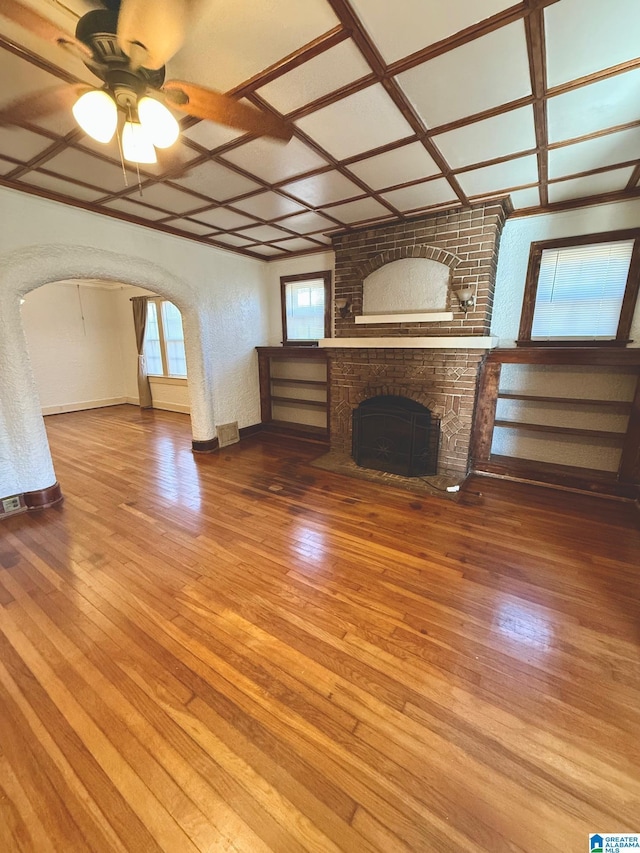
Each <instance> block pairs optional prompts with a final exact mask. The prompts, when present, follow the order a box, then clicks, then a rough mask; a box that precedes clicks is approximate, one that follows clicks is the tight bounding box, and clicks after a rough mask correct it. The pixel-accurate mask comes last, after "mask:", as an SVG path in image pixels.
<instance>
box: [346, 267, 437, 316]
mask: <svg viewBox="0 0 640 853" xmlns="http://www.w3.org/2000/svg"><path fill="white" fill-rule="evenodd" d="M450 277H451V270H450V269H449V267H448V266H447V265H446V264H441V263H439V262H438V261H432V260H431V259H430V258H402V259H401V260H399V261H391V263H389V264H385V265H384V266H383V267H380V269H377V270H376V271H375V272H372V273H371V275H368V276H367V277H366V278H365V279H364V281H363V282H362V313H363V314H392V313H396V314H398V313H399V314H402V313H407V314H409V313H411V312H416V311H446V310H447V297H448V295H449V279H450Z"/></svg>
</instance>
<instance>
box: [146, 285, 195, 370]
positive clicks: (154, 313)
mask: <svg viewBox="0 0 640 853" xmlns="http://www.w3.org/2000/svg"><path fill="white" fill-rule="evenodd" d="M144 355H145V359H146V362H147V373H148V374H149V376H171V377H176V378H184V379H186V377H187V359H186V356H185V353H184V333H183V331H182V316H181V314H180V311H178V309H177V308H176V306H175V305H174V304H173V303H172V302H167V300H166V299H149V301H148V304H147V325H146V328H145V334H144Z"/></svg>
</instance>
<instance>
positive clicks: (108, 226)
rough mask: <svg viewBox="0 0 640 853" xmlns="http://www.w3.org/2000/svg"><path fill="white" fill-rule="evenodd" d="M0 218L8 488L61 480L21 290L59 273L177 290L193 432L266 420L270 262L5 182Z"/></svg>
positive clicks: (1, 426)
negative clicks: (262, 395) (262, 371)
mask: <svg viewBox="0 0 640 853" xmlns="http://www.w3.org/2000/svg"><path fill="white" fill-rule="evenodd" d="M0 218H1V219H2V223H3V228H2V231H1V232H0V496H4V495H10V494H15V493H18V492H25V491H32V490H36V489H43V488H46V487H48V486H50V485H52V484H53V483H54V482H55V473H54V470H53V465H52V461H51V457H50V454H49V448H48V444H47V440H46V433H45V430H44V423H43V420H42V415H41V411H40V403H39V400H38V394H37V390H36V386H35V380H34V376H33V371H32V368H31V365H30V361H29V355H28V349H27V344H26V339H25V334H24V328H23V325H22V319H21V316H20V297H22V296H24V295H26V294H27V293H29V292H30V291H31V290H34V289H35V288H37V287H39V286H41V285H43V284H46V283H49V282H52V281H61V280H64V279H70V278H94V279H109V280H112V281H113V280H115V281H121V282H126V283H129V284H132V285H136V286H139V287H143V288H146V289H148V290H151V291H153V292H155V293H159V294H161V295H165V296H167V297H168V298H170V299H171V300H172V301H173V302H175V303H176V305H177V306H178V307H179V308H180V309H181V311H182V314H183V323H184V328H185V338H186V341H187V347H186V348H187V364H188V370H189V376H190V383H189V387H190V394H191V422H192V431H193V437H194V438H195V439H197V440H207V439H209V438H212V437H213V436H214V435H215V424H216V423H224V422H226V421H230V420H238V422H239V424H240V426H246V425H249V424H252V423H257V422H258V421H259V419H260V406H259V392H258V377H257V373H258V371H257V366H256V355H255V350H254V347H255V346H257V345H260V344H266V343H267V339H268V337H269V332H268V328H269V325H268V323H269V310H268V289H267V288H266V286H265V278H264V275H265V273H264V267H265V265H264V264H263V263H262V262H260V261H254V260H252V259H249V258H242V257H240V256H238V255H233V254H231V253H227V252H224V251H221V250H217V249H213V248H210V247H207V246H202V245H199V244H197V243H194V242H193V241H189V240H184V239H182V238H179V237H172V236H170V235H166V234H160V233H158V232H153V231H150V230H149V229H145V228H143V227H140V226H136V225H131V224H129V223H125V222H122V221H119V220H116V219H110V218H108V217H104V216H101V215H100V214H94V213H88V212H86V211H82V210H79V209H77V208H73V207H69V206H66V205H60V204H58V203H56V202H52V201H49V200H46V199H41V198H38V197H36V196H30V195H27V194H25V193H19V192H15V191H13V190H8V189H4V188H0Z"/></svg>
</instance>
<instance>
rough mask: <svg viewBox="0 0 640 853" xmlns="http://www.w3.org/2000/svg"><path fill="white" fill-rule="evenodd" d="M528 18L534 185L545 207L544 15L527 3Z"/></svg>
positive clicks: (545, 62)
mask: <svg viewBox="0 0 640 853" xmlns="http://www.w3.org/2000/svg"><path fill="white" fill-rule="evenodd" d="M527 5H528V6H529V10H530V14H528V15H527V16H526V18H525V21H524V26H525V33H526V38H527V53H528V56H529V72H530V74H531V91H532V93H533V97H534V102H533V119H534V127H535V132H536V146H537V149H538V154H537V157H538V181H539V184H540V201H541V203H542V205H546V204H547V203H548V201H549V196H548V190H547V183H548V180H549V154H548V149H547V146H548V141H549V139H548V131H547V104H546V100H545V98H546V94H547V57H546V46H545V31H544V11H543V9H542V8H541V7H540V6H539V5H538V4H537V2H536V0H528V3H527Z"/></svg>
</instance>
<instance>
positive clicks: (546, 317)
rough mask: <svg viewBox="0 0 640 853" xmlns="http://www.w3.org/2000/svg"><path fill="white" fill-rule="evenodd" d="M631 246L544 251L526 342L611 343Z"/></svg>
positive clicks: (596, 245) (594, 245)
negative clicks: (592, 340) (582, 341)
mask: <svg viewBox="0 0 640 853" xmlns="http://www.w3.org/2000/svg"><path fill="white" fill-rule="evenodd" d="M633 244H634V241H633V240H622V241H618V242H614V243H592V244H589V245H583V246H565V247H562V248H559V249H544V250H543V252H542V261H541V264H540V273H539V276H538V290H537V293H536V305H535V310H534V314H533V326H532V329H531V338H532V339H538V340H541V339H542V340H545V339H554V338H582V339H585V338H588V339H598V338H605V339H608V338H615V336H616V332H617V329H618V322H619V320H620V309H621V308H622V300H623V298H624V292H625V288H626V284H627V277H628V275H629V266H630V264H631V254H632V252H633Z"/></svg>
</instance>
